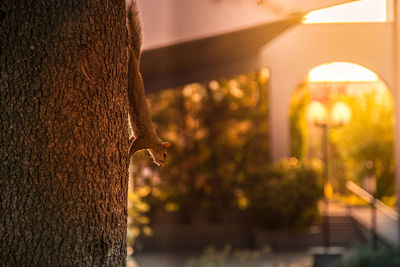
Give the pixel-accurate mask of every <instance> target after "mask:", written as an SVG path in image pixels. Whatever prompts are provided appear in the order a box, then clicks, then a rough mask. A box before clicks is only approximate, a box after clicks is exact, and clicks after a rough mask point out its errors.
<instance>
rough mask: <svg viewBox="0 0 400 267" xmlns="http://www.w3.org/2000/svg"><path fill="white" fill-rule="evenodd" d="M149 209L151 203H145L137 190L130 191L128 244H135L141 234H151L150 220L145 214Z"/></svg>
mask: <svg viewBox="0 0 400 267" xmlns="http://www.w3.org/2000/svg"><path fill="white" fill-rule="evenodd" d="M147 211H149V205H148V204H147V203H145V202H144V201H143V200H142V198H141V197H140V195H139V194H138V193H137V192H136V191H130V192H128V240H127V241H128V244H129V245H131V246H133V245H134V243H135V239H136V238H137V237H138V236H139V235H140V234H144V235H151V234H152V230H151V228H150V227H149V226H148V225H149V223H150V220H149V218H148V217H147V216H145V215H144V214H145V213H146V212H147Z"/></svg>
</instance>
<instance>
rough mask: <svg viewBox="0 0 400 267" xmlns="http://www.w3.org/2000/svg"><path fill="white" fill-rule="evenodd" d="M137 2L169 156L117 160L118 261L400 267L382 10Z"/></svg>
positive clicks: (288, 0) (311, 1) (395, 75)
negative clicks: (121, 224) (124, 173)
mask: <svg viewBox="0 0 400 267" xmlns="http://www.w3.org/2000/svg"><path fill="white" fill-rule="evenodd" d="M139 4H140V8H141V10H142V17H143V24H144V51H143V55H142V60H141V71H142V75H143V79H144V84H145V88H146V94H147V97H148V100H149V105H150V107H151V112H152V118H153V122H154V124H155V126H156V130H157V132H158V134H159V136H160V137H161V139H163V140H166V141H169V142H171V143H172V144H173V145H172V148H171V149H170V150H169V159H168V163H167V165H166V166H165V167H164V168H159V167H158V166H156V165H155V164H154V163H152V162H151V160H150V159H149V155H148V153H147V152H146V151H142V152H138V153H136V154H135V155H134V157H132V159H131V164H130V192H129V211H128V212H129V220H128V225H129V229H128V244H129V247H128V254H129V260H128V264H129V265H130V266H140V267H147V266H173V267H176V266H196V267H197V266H330V264H333V265H334V266H367V265H363V262H368V264H370V265H368V266H378V264H379V263H385V265H384V266H400V256H399V255H400V254H399V251H398V245H399V236H400V234H399V225H400V224H399V215H398V205H396V199H397V198H396V196H398V194H399V191H400V190H399V182H397V183H396V177H399V176H400V175H399V171H398V169H396V167H395V166H396V163H397V165H398V164H399V160H400V159H399V158H400V147H399V146H400V142H399V140H398V138H400V135H399V134H398V133H399V126H398V124H396V123H395V117H398V116H399V115H397V116H396V114H399V108H398V107H397V106H396V104H397V103H400V102H399V101H400V100H399V95H400V94H399V93H397V91H398V90H400V89H399V86H400V77H399V67H398V64H399V61H400V60H399V52H398V51H399V29H398V28H399V22H398V10H399V7H398V4H397V3H396V1H395V0H387V1H386V0H360V1H339V0H325V1H316V0H307V1H294V0H285V1H273V0H269V1H268V0H264V1H262V0H259V1H256V0H193V1H184V0H146V1H144V0H142V1H139ZM396 112H397V113H396ZM395 133H397V134H395ZM396 172H397V175H396ZM397 181H399V178H397ZM396 186H397V187H396ZM357 264H358V265H357ZM333 265H332V266H333ZM379 266H381V265H379Z"/></svg>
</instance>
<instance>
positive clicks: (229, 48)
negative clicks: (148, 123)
mask: <svg viewBox="0 0 400 267" xmlns="http://www.w3.org/2000/svg"><path fill="white" fill-rule="evenodd" d="M302 17H303V16H302V15H292V16H290V17H288V18H287V19H283V20H280V21H276V22H272V23H265V24H262V25H258V26H254V27H251V28H247V29H242V30H238V31H234V32H230V33H225V34H221V35H217V36H212V37H207V38H202V39H197V40H191V41H187V42H183V43H178V44H173V45H170V46H164V47H160V48H155V49H150V50H145V51H144V52H143V54H142V58H141V73H142V76H143V81H144V85H145V88H146V91H147V92H154V91H158V90H161V89H165V88H171V87H176V86H180V85H184V84H188V83H191V82H201V81H206V80H212V79H216V78H218V77H220V76H229V75H234V74H239V73H244V72H248V71H251V70H254V69H256V68H259V67H260V66H259V65H258V64H259V63H258V61H257V53H258V51H259V49H260V48H261V47H262V46H264V45H265V44H267V43H268V42H270V41H271V40H272V39H274V38H275V37H276V36H278V35H279V34H280V33H282V32H284V31H285V30H287V29H288V28H290V27H292V26H294V25H296V24H298V23H300V22H301V19H302Z"/></svg>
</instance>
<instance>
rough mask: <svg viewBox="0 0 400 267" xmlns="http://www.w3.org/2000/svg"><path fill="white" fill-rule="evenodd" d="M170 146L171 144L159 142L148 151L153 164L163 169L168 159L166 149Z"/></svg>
mask: <svg viewBox="0 0 400 267" xmlns="http://www.w3.org/2000/svg"><path fill="white" fill-rule="evenodd" d="M170 146H171V144H170V143H168V142H160V143H159V144H157V145H156V146H154V147H152V148H149V149H148V150H149V152H150V155H151V156H152V158H153V160H154V163H155V164H157V165H158V166H161V167H164V165H165V163H166V162H167V157H168V152H167V148H169V147H170Z"/></svg>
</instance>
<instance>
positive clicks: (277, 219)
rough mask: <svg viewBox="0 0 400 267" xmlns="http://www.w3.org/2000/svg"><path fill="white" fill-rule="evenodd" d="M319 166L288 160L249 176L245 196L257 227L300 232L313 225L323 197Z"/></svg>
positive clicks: (312, 163)
mask: <svg viewBox="0 0 400 267" xmlns="http://www.w3.org/2000/svg"><path fill="white" fill-rule="evenodd" d="M320 167H321V166H320V165H319V164H318V162H317V161H313V162H300V161H298V160H297V159H295V158H290V159H285V160H282V161H280V162H279V163H278V164H276V165H272V166H268V167H265V168H262V169H260V170H259V171H257V172H255V173H254V174H253V175H252V176H250V177H249V179H248V180H247V181H246V183H247V185H248V186H247V189H246V196H247V198H248V199H249V209H250V210H251V212H252V216H253V220H254V222H255V223H256V225H257V226H259V227H268V228H292V229H302V228H304V227H306V226H308V225H310V224H311V223H312V222H314V221H315V220H316V219H317V218H318V217H319V210H318V200H319V199H320V198H321V197H322V182H321V175H320V173H321V172H320V169H321V168H320Z"/></svg>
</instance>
